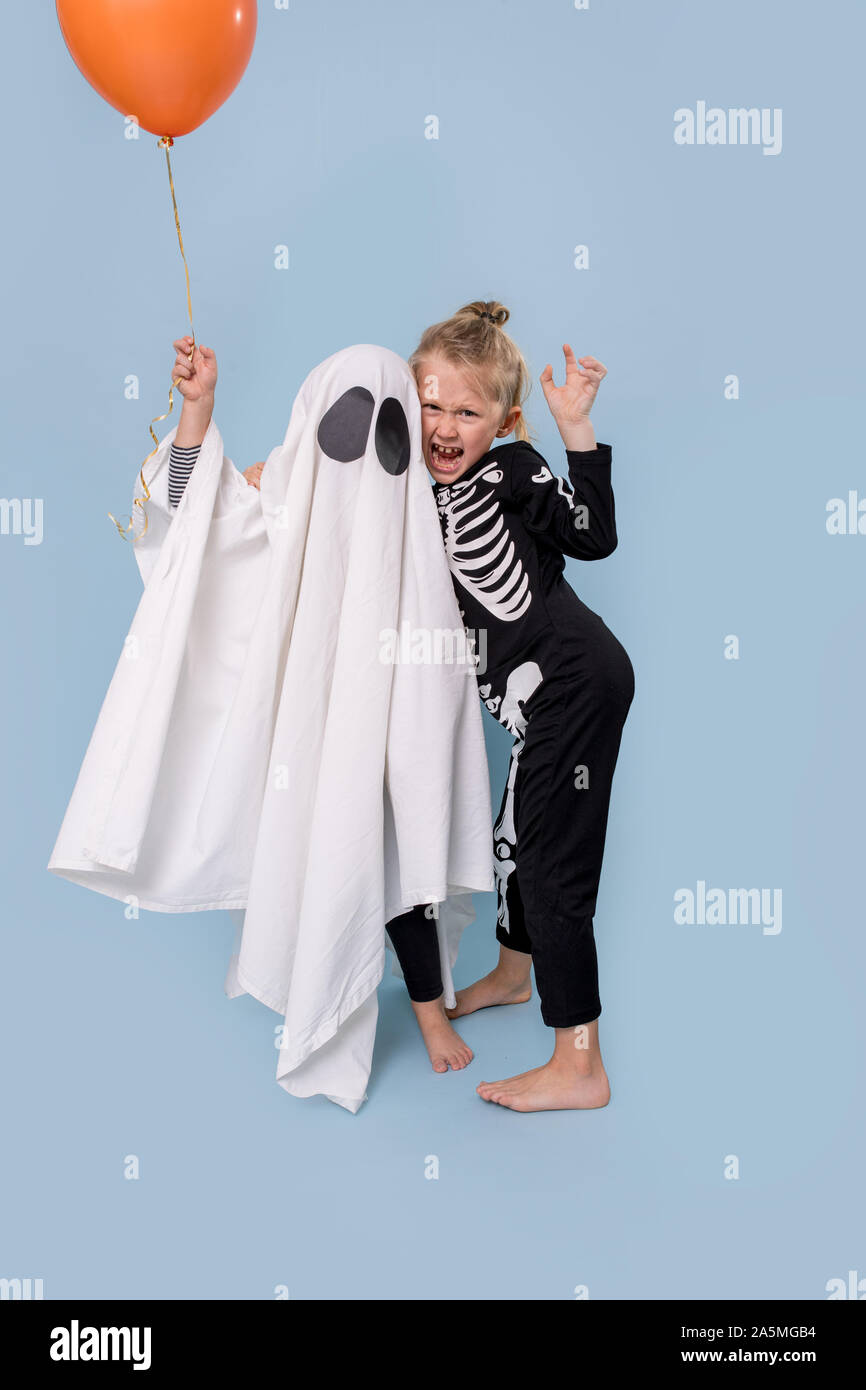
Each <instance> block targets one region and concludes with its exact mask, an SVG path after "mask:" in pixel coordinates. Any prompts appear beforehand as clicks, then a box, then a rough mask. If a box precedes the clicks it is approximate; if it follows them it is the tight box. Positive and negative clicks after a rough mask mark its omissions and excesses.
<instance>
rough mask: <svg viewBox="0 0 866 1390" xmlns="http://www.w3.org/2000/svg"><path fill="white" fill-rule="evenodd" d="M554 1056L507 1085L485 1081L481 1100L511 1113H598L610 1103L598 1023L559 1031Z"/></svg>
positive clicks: (511, 1079)
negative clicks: (511, 1111) (534, 1111)
mask: <svg viewBox="0 0 866 1390" xmlns="http://www.w3.org/2000/svg"><path fill="white" fill-rule="evenodd" d="M555 1035H556V1043H555V1045H554V1051H553V1056H552V1057H551V1059H550V1061H549V1062H546V1063H545V1065H544V1066H543V1067H533V1068H532V1070H531V1071H524V1072H521V1073H520V1075H519V1076H509V1077H508V1079H507V1080H505V1081H482V1082H481V1085H480V1086H476V1088H475V1089H476V1091H477V1092H478V1094H479V1096H480V1097H481V1099H482V1100H489V1101H491V1102H492V1103H493V1104H494V1105H504V1106H506V1107H507V1108H508V1109H509V1110H521V1111H530V1110H599V1109H601V1107H602V1106H604V1105H607V1103H608V1101H609V1100H610V1082H609V1081H608V1079H607V1072H606V1071H605V1069H604V1063H603V1062H602V1060H601V1050H600V1048H599V1045H598V1019H594V1020H593V1022H592V1023H583V1024H580V1025H579V1026H578V1027H576V1028H557V1029H556V1030H555Z"/></svg>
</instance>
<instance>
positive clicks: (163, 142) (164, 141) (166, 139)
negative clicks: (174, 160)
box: [156, 135, 174, 150]
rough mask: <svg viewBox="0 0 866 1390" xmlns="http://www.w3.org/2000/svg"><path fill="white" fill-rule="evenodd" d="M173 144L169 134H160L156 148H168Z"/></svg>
mask: <svg viewBox="0 0 866 1390" xmlns="http://www.w3.org/2000/svg"><path fill="white" fill-rule="evenodd" d="M173 144H174V141H173V140H172V138H171V136H170V135H161V136H160V138H159V144H158V145H157V147H156V148H157V149H158V150H164V149H167V148H170V147H171V146H172V145H173Z"/></svg>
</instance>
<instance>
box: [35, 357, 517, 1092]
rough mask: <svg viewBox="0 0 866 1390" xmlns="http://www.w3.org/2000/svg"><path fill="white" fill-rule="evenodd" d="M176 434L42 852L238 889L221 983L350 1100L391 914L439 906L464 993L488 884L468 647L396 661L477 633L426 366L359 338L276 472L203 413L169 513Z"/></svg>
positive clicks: (96, 885)
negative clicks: (88, 733) (455, 542)
mask: <svg viewBox="0 0 866 1390" xmlns="http://www.w3.org/2000/svg"><path fill="white" fill-rule="evenodd" d="M383 407H384V409H383ZM365 413H368V414H369V429H368V431H367V433H366V436H364V428H363V427H364V420H365V418H366V414H365ZM401 430H402V431H404V433H405V447H403V448H402V452H401V438H402V436H401ZM175 434H176V429H175V430H173V431H171V432H170V433H169V434H168V435H167V436H166V437H165V439H164V440H163V441H162V442H161V444H160V446H159V448H158V450H157V452H156V454H155V455H154V457H153V459H152V460H151V461H150V463H149V465H148V469H149V472H150V473H152V480H151V479H149V480H148V486H149V489H150V494H151V495H150V498H149V499H148V500H147V501H146V502H145V507H146V511H147V516H148V529H147V532H146V533H145V535H144V536H143V537H142V538H141V539H139V540H137V541H136V542H135V553H136V558H137V561H138V564H139V568H140V571H141V575H142V578H143V580H144V584H145V589H144V593H143V595H142V597H141V601H140V603H139V605H138V608H137V610H136V613H135V616H134V618H133V621H132V624H131V626H130V629H129V633H128V635H127V637H126V639H125V641H124V644H123V650H122V652H121V655H120V659H119V661H118V663H117V667H116V670H115V672H114V675H113V678H112V681H111V684H110V686H109V689H108V692H107V694H106V696H105V699H104V701H103V705H102V708H101V710H100V713H99V717H98V719H97V722H96V727H95V729H94V731H93V735H92V737H91V740H90V744H89V746H88V748H87V752H86V754H85V757H84V761H83V764H82V767H81V770H80V773H79V776H78V779H77V781H76V784H75V788H74V790H73V793H72V797H71V799H70V802H69V805H68V808H67V811H66V814H65V817H64V820H63V823H62V826H61V828H60V832H59V835H58V838H57V842H56V844H55V847H54V850H53V853H52V856H51V859H50V861H49V863H48V868H49V869H50V870H51V871H52V872H53V873H55V874H58V875H60V876H62V877H65V878H68V879H71V880H72V881H74V882H76V883H79V884H82V885H84V886H86V887H89V888H92V889H94V890H96V891H98V892H101V893H106V894H108V895H109V896H112V897H116V898H122V899H126V898H134V899H135V900H136V901H137V902H138V904H139V905H140V906H142V907H144V908H149V909H151V910H154V911H159V912H192V911H199V910H205V909H215V908H226V909H229V910H233V911H234V912H235V914H236V921H237V923H238V940H237V942H236V950H235V953H234V955H233V956H232V959H231V962H230V964H229V970H228V975H227V979H226V991H227V993H229V994H230V995H235V994H240V993H243V992H248V993H250V994H252V995H254V996H255V997H256V998H257V999H259V1000H261V1001H262V1002H263V1003H264V1004H266V1005H268V1006H269V1007H270V1008H272V1009H274V1010H276V1011H277V1012H278V1013H280V1014H283V1015H284V1027H283V1028H282V1030H281V1031H282V1044H281V1047H280V1050H279V1054H278V1063H277V1079H278V1081H279V1083H280V1084H281V1085H282V1086H283V1087H284V1088H285V1089H286V1090H287V1091H290V1092H292V1093H293V1094H295V1095H302V1096H306V1095H312V1094H324V1095H327V1096H328V1097H329V1098H330V1099H332V1100H334V1101H335V1102H336V1103H337V1104H340V1105H342V1106H344V1107H345V1108H346V1109H348V1110H351V1111H353V1112H354V1111H356V1110H357V1109H358V1108H359V1106H360V1105H361V1103H362V1101H363V1100H364V1099H365V1097H366V1087H367V1080H368V1077H369V1071H370V1059H371V1055H372V1048H373V1040H374V1036H375V1026H376V986H377V984H378V982H379V980H380V979H381V976H382V973H383V968H384V959H385V954H384V953H385V944H386V943H385V931H384V927H385V923H386V922H387V921H388V920H389V919H390V918H391V917H394V916H396V915H398V914H399V913H400V912H403V911H406V910H407V909H408V908H410V907H412V906H413V905H414V904H416V903H438V904H440V907H439V908H438V922H437V927H438V930H439V938H440V953H441V956H442V960H443V967H444V982H445V988H446V997H447V999H448V1001H449V1002H453V986H452V983H451V974H450V969H451V966H452V965H453V962H454V959H455V956H456V950H457V945H458V943H459V938H460V933H461V931H462V930H463V928H464V926H465V925H466V923H467V921H468V920H471V917H472V908H471V894H472V893H473V892H475V891H492V888H493V871H492V857H491V853H492V852H491V835H490V828H491V814H490V799H489V783H488V774H487V762H486V756H485V750H484V739H483V732H482V727H481V713H480V706H479V703H478V696H477V691H476V684H475V679H474V671H473V668H472V665H471V662H467V661H460V660H458V661H448V660H441V659H437V658H438V657H439V656H441V653H442V650H443V647H442V646H441V645H437V644H436V643H435V642H434V643H432V644H429V643H428V648H427V651H428V655H429V652H430V651H431V650H432V651H433V653H434V659H427V660H422V661H419V660H414V661H413V660H406V659H398V660H397V661H396V662H395V661H394V660H383V651H386V650H390V651H391V652H392V654H393V644H392V645H391V647H390V648H389V647H388V644H387V643H386V642H385V641H384V634H387V633H389V632H394V631H398V632H399V631H401V629H402V627H405V626H406V625H408V630H409V631H410V632H412V633H420V634H436V633H440V632H443V631H448V632H462V620H461V618H460V614H459V609H458V607H457V601H456V598H455V596H454V591H453V588H452V584H451V579H450V574H449V571H448V566H447V560H446V557H445V552H444V548H443V545H442V539H441V533H440V529H439V521H438V517H437V513H436V507H435V503H434V500H433V497H432V493H431V488H430V485H429V479H428V475H427V472H426V469H425V466H424V462H423V456H422V453H421V442H420V440H421V425H420V406H419V402H418V397H417V389H416V387H415V383H414V379H413V377H412V374H411V372H410V371H409V368H408V367H407V365H406V363H405V362H404V361H403V360H402V359H401V358H400V357H398V356H397V354H395V353H393V352H391V351H390V350H389V349H387V348H381V347H376V346H373V345H367V344H363V345H359V346H355V347H351V348H345V349H343V350H342V351H340V352H337V353H335V354H333V356H331V357H329V358H328V359H327V360H326V361H324V362H322V363H321V364H320V365H319V366H318V367H316V368H315V369H314V371H312V372H311V373H310V375H309V376H308V378H307V380H306V381H305V382H304V384H303V386H302V388H301V390H300V392H299V394H298V396H297V397H296V399H295V402H294V405H293V408H292V412H291V418H290V421H289V425H288V428H287V431H286V435H285V438H284V440H283V443H282V444H281V445H280V446H278V447H277V448H276V449H274V450H272V451H271V453H270V455H269V456H268V459H267V462H266V467H265V469H264V470H263V473H262V479H261V491H259V490H258V489H256V488H253V487H250V486H249V485H248V484H247V482H246V480H245V479H244V478H243V476H242V475H241V474H240V473H239V472H238V470H237V469H236V468H235V467H234V464H233V463H232V461H231V460H230V459H229V458H227V457H226V456H225V454H224V451H223V444H222V439H221V437H220V434H219V431H218V429H217V427H216V425H215V424H214V423H213V421H212V422H211V424H210V425H209V427H208V430H207V433H206V435H205V438H204V441H203V444H202V447H201V451H200V453H199V457H198V460H197V462H196V465H195V468H194V469H193V473H192V476H191V478H190V480H189V482H188V484H187V487H186V490H185V492H184V495H183V498H182V500H181V502H180V505H179V507H178V508H177V509H176V511H172V509H171V508H170V506H169V503H168V458H169V450H170V446H171V442H172V440H173V439H174V437H175ZM347 441H348V442H347ZM328 450H331V453H329V452H327V451H328ZM353 450H360V452H357V453H356V452H353ZM334 452H336V454H337V457H334V456H333V453H334ZM383 459H384V462H383ZM406 465H407V466H406ZM389 469H390V470H392V471H389ZM140 495H141V489H140V485H139V484H138V483H137V484H136V496H140ZM139 529H140V528H139ZM422 645H423V644H422ZM404 657H405V652H404Z"/></svg>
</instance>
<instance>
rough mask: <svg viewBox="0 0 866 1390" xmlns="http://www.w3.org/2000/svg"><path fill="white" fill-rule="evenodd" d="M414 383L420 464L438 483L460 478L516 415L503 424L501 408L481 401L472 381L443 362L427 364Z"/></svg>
mask: <svg viewBox="0 0 866 1390" xmlns="http://www.w3.org/2000/svg"><path fill="white" fill-rule="evenodd" d="M418 382H419V385H418V396H419V399H420V401H421V442H422V445H423V449H424V462H425V463H426V465H427V468H428V471H429V472H430V474H431V475H432V476H433V477H434V478H435V480H436V482H437V483H449V482H450V483H453V482H454V481H455V479H457V478H459V477H461V475H462V474H463V473H465V472H466V470H467V469H468V468H471V467H472V465H473V463H477V462H478V460H479V459H480V458H482V457H483V456H484V454H486V453H487V450H488V449H489V448H490V446H491V444H492V442H493V440H494V439H495V438H497V437H498V436H502V435H506V434H510V433H511V431H512V429H513V428H514V422H515V420H516V418H517V416H518V415H519V414H520V408H519V406H518V407H515V408H514V409H512V410H509V411H508V413H507V415H506V416H505V419H504V420H503V417H502V407H501V406H500V405H499V403H498V402H497V401H491V400H489V399H488V397H486V396H482V395H479V393H478V388H477V387H476V386H475V384H474V383H473V381H472V378H471V377H470V376H469V375H468V374H467V373H466V372H464V371H463V370H462V369H461V368H460V367H457V366H455V365H454V364H453V363H451V362H448V361H446V360H445V358H443V357H437V356H434V357H428V358H425V360H424V361H423V362H422V363H421V364H420V366H419V369H418Z"/></svg>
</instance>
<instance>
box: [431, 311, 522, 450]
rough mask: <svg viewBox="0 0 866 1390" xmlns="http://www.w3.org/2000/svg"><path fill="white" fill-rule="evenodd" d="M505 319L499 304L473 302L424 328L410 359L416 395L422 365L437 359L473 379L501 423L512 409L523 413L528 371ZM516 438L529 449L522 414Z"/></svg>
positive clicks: (506, 318)
mask: <svg viewBox="0 0 866 1390" xmlns="http://www.w3.org/2000/svg"><path fill="white" fill-rule="evenodd" d="M509 318H510V314H509V312H508V310H507V309H506V307H505V305H504V304H500V303H499V301H498V300H496V299H486V300H485V299H473V301H472V303H471V304H464V305H463V308H462V309H458V310H457V312H456V314H452V315H451V318H450V319H442V320H441V322H439V323H434V324H432V325H431V326H430V327H429V328H426V329H425V330H424V332H423V333H422V335H421V341H420V342H419V344H418V346H417V347H416V349H415V351H414V352H413V353H412V354H411V356H410V357H409V366H410V367H411V369H412V371H413V373H414V375H415V380H416V382H418V387H419V390H420V386H421V383H420V381H419V372H420V369H421V363H422V361H423V360H424V358H427V357H432V356H434V355H436V356H439V357H444V358H445V360H446V362H450V363H451V364H452V365H453V366H456V367H463V368H464V369H465V370H466V371H467V372H468V373H469V374H470V376H472V377H473V378H474V379H475V381H476V383H477V386H478V390H479V391H480V392H481V394H482V395H483V396H486V397H487V399H488V400H493V401H496V403H497V404H498V405H499V406H500V408H501V410H502V419H503V420H504V419H505V416H506V415H507V414H508V411H509V410H511V408H512V407H513V406H515V405H519V406H521V408H522V406H523V402H524V400H525V399H526V397H527V395H528V394H529V390H530V386H531V382H530V378H529V368H528V367H527V365H526V362H525V360H524V357H523V354H522V352H521V351H520V348H519V347H518V346H517V344H516V343H515V342H514V340H513V338H510V337H509V336H508V334H507V333H506V332H505V329H504V327H503V325H504V324H505V323H507V321H508V319H509ZM514 437H515V439H524V440H526V441H527V443H528V442H530V441H531V438H532V436H531V434H530V432H529V429H528V427H527V424H526V420H525V419H524V416H523V413H522V409H521V414H520V415H518V417H517V423H516V424H515V426H514Z"/></svg>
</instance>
